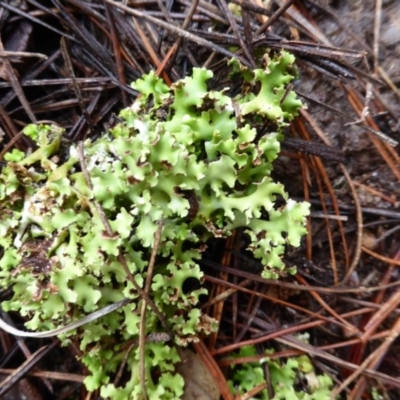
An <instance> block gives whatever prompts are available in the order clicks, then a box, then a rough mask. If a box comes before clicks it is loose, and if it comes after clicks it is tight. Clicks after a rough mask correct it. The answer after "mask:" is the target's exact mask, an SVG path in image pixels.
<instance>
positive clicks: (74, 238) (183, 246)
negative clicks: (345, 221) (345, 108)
mask: <svg viewBox="0 0 400 400" xmlns="http://www.w3.org/2000/svg"><path fill="white" fill-rule="evenodd" d="M293 61H294V59H293V57H292V56H291V55H289V54H287V53H284V52H282V54H280V55H277V56H275V57H274V58H273V59H272V60H267V65H266V67H265V68H264V69H257V70H255V71H250V70H248V69H246V68H244V67H243V66H240V65H239V64H238V63H236V62H232V66H233V70H234V74H235V75H236V76H238V75H239V76H241V77H242V79H243V82H244V84H243V92H241V93H239V94H238V95H236V96H235V97H234V98H231V97H230V96H228V94H226V93H227V92H228V90H227V89H226V90H222V91H213V90H210V89H209V88H208V85H207V81H208V80H209V79H210V78H211V77H212V72H211V71H208V70H206V69H194V70H193V75H192V76H190V77H187V78H185V79H183V80H180V81H179V82H177V83H175V84H173V85H172V87H171V88H168V87H167V86H166V85H165V84H164V83H163V82H162V81H161V80H160V79H159V78H158V77H157V76H156V75H155V74H154V72H151V73H150V74H148V75H145V76H143V77H142V79H139V80H138V81H137V82H136V83H134V84H133V87H134V88H136V89H137V90H138V91H139V92H140V93H141V96H139V97H138V98H137V100H136V101H135V102H134V104H133V105H132V106H131V107H130V108H127V109H125V110H123V111H122V112H121V114H120V116H121V118H122V119H123V121H122V122H121V123H119V124H118V125H117V126H115V127H114V128H113V129H112V130H111V131H110V132H109V133H107V134H105V135H104V136H103V137H101V138H100V139H98V140H95V141H91V140H86V141H85V142H84V143H83V153H84V159H85V164H86V168H87V171H88V175H89V179H90V183H89V184H88V182H87V179H86V178H85V176H84V173H83V172H82V165H81V162H80V160H79V152H78V148H77V147H76V145H74V144H72V145H69V144H66V143H64V141H63V139H62V133H63V131H62V130H61V129H60V128H58V127H55V126H47V125H39V126H33V125H30V126H28V127H27V128H26V129H25V133H26V134H27V135H28V136H30V137H31V138H33V139H34V140H35V141H36V143H37V144H38V149H37V150H36V151H34V152H33V153H32V154H30V155H27V156H26V157H21V155H20V153H18V152H14V153H10V155H8V156H7V157H8V158H6V159H7V160H8V164H7V166H6V167H4V168H3V169H2V171H1V174H0V246H2V247H3V248H4V253H3V255H2V258H1V260H0V279H1V281H0V284H1V286H2V287H12V288H13V293H14V294H13V297H12V298H11V299H10V300H9V301H5V302H3V303H2V306H3V308H4V309H5V310H6V311H10V310H12V311H18V312H20V314H21V315H23V316H26V317H28V319H29V321H28V322H27V323H26V326H27V327H28V328H29V329H32V330H44V329H51V328H54V327H58V326H62V325H65V324H66V323H68V322H70V321H71V320H75V319H79V318H81V317H82V316H83V315H86V314H87V313H90V312H92V311H95V310H98V309H100V308H102V307H104V306H107V305H109V304H111V303H114V302H117V301H119V300H122V299H123V298H129V299H132V302H131V303H130V304H127V305H125V306H124V307H122V308H121V309H120V310H118V311H116V312H113V313H112V314H110V315H107V316H105V317H103V318H101V319H100V320H98V321H93V322H91V323H89V324H88V325H85V326H84V327H83V328H82V329H79V330H77V331H75V332H70V333H69V334H67V335H63V336H62V337H61V339H62V341H63V343H68V337H69V336H71V335H73V336H74V338H75V339H77V340H79V341H80V344H81V350H82V352H83V353H84V357H83V359H82V361H83V363H84V364H85V365H86V366H87V367H88V369H89V370H90V372H91V376H89V377H87V378H86V379H85V384H86V386H87V388H88V389H89V390H91V391H92V390H95V389H98V388H101V394H102V396H104V397H110V398H113V399H119V398H121V399H128V398H131V399H136V398H139V396H140V391H141V386H140V385H139V374H138V365H139V350H138V347H137V346H136V347H134V348H133V349H132V350H131V351H130V353H129V355H128V359H127V363H126V365H127V368H128V370H129V371H130V373H131V377H130V379H128V380H127V381H126V382H124V383H123V384H122V386H120V387H118V388H116V387H115V386H114V385H113V384H112V383H111V382H112V377H113V376H114V374H115V373H116V371H117V369H118V367H119V365H120V363H121V362H122V360H123V359H124V357H125V355H126V354H125V351H126V346H127V344H126V343H129V342H132V341H134V340H137V338H138V335H139V320H140V318H139V316H140V309H141V301H142V300H141V298H140V296H139V294H138V293H137V291H136V290H135V288H134V286H133V285H132V283H131V282H129V280H128V279H127V276H126V273H125V271H124V269H123V267H122V265H121V263H120V256H121V255H122V257H123V258H124V259H125V260H126V263H127V266H128V268H129V270H130V272H131V274H132V275H133V277H134V279H135V281H136V283H137V285H139V286H140V287H141V288H142V287H143V285H144V281H145V278H146V274H147V267H148V262H149V259H150V255H151V251H152V248H153V245H154V237H155V233H156V231H157V229H158V226H159V223H160V221H161V220H162V221H163V228H162V233H161V241H160V246H159V248H158V254H157V262H156V265H155V271H154V276H153V279H152V285H151V293H150V296H151V298H152V299H153V301H154V303H155V305H156V306H157V308H158V309H159V310H160V311H161V313H162V314H164V315H165V317H166V320H167V321H168V323H169V324H170V328H171V330H172V331H173V332H174V334H175V343H176V344H181V345H184V344H187V343H188V342H190V341H193V340H197V336H198V334H199V333H201V332H205V333H208V332H210V330H212V329H215V326H216V325H215V323H213V322H210V321H209V320H208V319H207V318H206V317H205V316H204V315H202V314H201V312H200V311H199V309H197V308H196V304H197V303H198V301H199V296H200V295H201V294H205V293H206V291H205V289H202V288H200V289H196V290H192V291H189V292H187V291H186V290H184V288H183V285H184V283H185V281H186V280H187V279H188V278H195V279H197V280H199V281H201V279H202V276H203V273H202V271H201V270H200V267H199V265H198V263H197V261H198V260H199V259H200V258H201V253H202V251H203V250H204V248H205V246H204V245H205V243H206V241H207V240H209V239H210V238H213V237H227V236H229V235H230V234H231V233H232V231H233V230H234V229H236V228H244V229H245V230H246V231H247V233H248V235H249V238H250V242H251V243H250V246H249V249H250V250H252V251H253V252H254V255H255V256H256V257H258V258H259V259H260V260H261V261H262V263H263V264H264V265H265V269H264V271H263V276H264V277H266V278H278V277H279V276H280V275H283V274H285V273H287V272H293V271H292V270H285V265H284V263H283V261H282V256H283V253H284V250H285V246H286V245H288V244H290V245H294V246H297V245H299V243H300V239H301V237H302V235H304V233H305V216H306V215H307V214H308V210H309V206H308V204H306V203H297V202H295V201H293V200H291V199H289V198H288V195H287V193H286V192H285V190H284V188H283V186H282V185H281V184H280V183H278V182H274V181H273V180H272V178H271V171H272V168H273V165H272V162H273V161H274V159H276V157H277V156H278V153H279V150H280V144H279V141H280V139H281V129H282V127H283V126H285V125H287V124H288V122H289V121H290V120H292V119H293V118H294V116H296V115H297V112H298V109H299V108H300V107H301V103H300V101H299V100H298V99H297V98H296V95H295V94H294V93H293V92H289V93H286V89H285V85H287V83H288V82H289V81H290V80H291V79H292V78H293V76H291V75H290V73H289V72H288V71H289V67H291V65H292V63H293ZM283 98H284V101H282V99H283ZM235 105H236V106H235ZM238 111H239V113H238ZM266 121H269V123H268V127H269V129H268V131H267V132H263V131H262V129H261V128H262V126H264V125H265V122H266ZM66 154H67V155H66ZM277 196H280V197H281V198H282V199H283V200H284V201H285V202H286V203H285V204H283V205H281V206H280V207H279V208H278V207H276V205H275V201H276V197H277ZM96 203H98V204H99V205H100V207H101V209H102V210H103V211H104V214H105V216H106V218H107V220H108V221H109V224H110V226H111V229H112V231H113V234H112V235H109V234H107V233H106V232H105V228H104V224H103V221H102V218H101V215H100V214H99V208H98V207H96ZM158 331H162V328H161V326H160V323H159V320H158V318H157V316H156V315H155V314H154V313H152V312H151V311H150V310H149V311H148V312H147V318H146V327H145V333H146V335H149V334H152V333H154V332H158ZM178 359H179V357H178V355H177V352H176V349H175V347H174V346H173V345H172V344H168V345H167V344H165V343H147V344H146V387H147V391H148V393H149V397H150V398H151V399H159V398H163V399H164V398H165V399H169V398H179V397H180V395H181V392H182V388H183V381H182V379H180V378H179V376H177V375H176V374H175V373H174V367H173V366H174V364H175V363H176V362H177V361H178ZM155 367H157V368H158V369H157V373H158V375H159V377H158V384H157V385H156V384H155V383H154V380H153V376H152V371H153V370H154V368H155ZM129 396H130V397H129Z"/></svg>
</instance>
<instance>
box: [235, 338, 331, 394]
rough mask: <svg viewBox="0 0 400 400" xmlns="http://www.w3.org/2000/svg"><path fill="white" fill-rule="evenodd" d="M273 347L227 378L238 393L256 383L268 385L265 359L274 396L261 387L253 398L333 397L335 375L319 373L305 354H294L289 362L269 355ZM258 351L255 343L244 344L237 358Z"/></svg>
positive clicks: (251, 355) (253, 386) (248, 389)
mask: <svg viewBox="0 0 400 400" xmlns="http://www.w3.org/2000/svg"><path fill="white" fill-rule="evenodd" d="M273 353H274V351H273V350H269V351H267V352H266V357H265V358H264V359H263V360H261V361H260V363H256V362H250V363H245V364H242V365H240V366H232V368H233V369H234V372H233V376H232V379H231V380H230V381H229V382H228V383H229V386H230V388H231V389H232V392H233V393H234V394H235V395H236V396H238V397H239V396H240V395H243V394H245V393H247V392H249V391H251V390H254V388H256V387H257V386H260V385H262V384H265V385H266V379H265V374H264V367H263V366H262V364H264V363H266V364H267V366H266V368H268V372H269V385H270V387H271V389H272V391H273V397H271V396H270V395H269V394H268V391H267V389H264V390H262V391H261V392H259V393H258V394H257V396H256V397H253V399H260V400H261V399H262V400H331V399H332V397H331V394H332V386H333V381H332V379H331V378H330V377H329V376H328V375H326V374H321V375H317V374H316V372H315V370H314V367H313V365H312V362H311V360H310V358H309V357H308V356H306V355H302V356H299V357H291V358H289V359H288V360H287V361H286V362H285V361H281V360H271V359H269V358H268V355H270V354H273ZM255 356H257V351H256V349H255V347H254V346H245V347H242V348H241V349H240V352H239V353H238V354H236V355H234V356H233V357H234V358H245V357H255Z"/></svg>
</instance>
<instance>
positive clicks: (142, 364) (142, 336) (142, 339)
mask: <svg viewBox="0 0 400 400" xmlns="http://www.w3.org/2000/svg"><path fill="white" fill-rule="evenodd" d="M163 225H164V222H163V221H162V220H161V221H159V223H158V227H157V231H156V233H155V235H154V244H153V249H152V251H151V257H150V262H149V267H148V268H147V276H146V282H145V285H144V293H146V295H147V296H150V294H149V293H150V286H151V281H152V279H153V271H154V266H155V263H156V257H157V252H158V248H159V246H160V242H161V234H162V229H163ZM146 309H147V304H146V300H145V299H142V306H141V310H140V325H139V352H140V353H139V354H140V355H139V375H140V385H141V386H142V395H143V398H144V399H145V400H146V399H147V392H146V374H145V369H146Z"/></svg>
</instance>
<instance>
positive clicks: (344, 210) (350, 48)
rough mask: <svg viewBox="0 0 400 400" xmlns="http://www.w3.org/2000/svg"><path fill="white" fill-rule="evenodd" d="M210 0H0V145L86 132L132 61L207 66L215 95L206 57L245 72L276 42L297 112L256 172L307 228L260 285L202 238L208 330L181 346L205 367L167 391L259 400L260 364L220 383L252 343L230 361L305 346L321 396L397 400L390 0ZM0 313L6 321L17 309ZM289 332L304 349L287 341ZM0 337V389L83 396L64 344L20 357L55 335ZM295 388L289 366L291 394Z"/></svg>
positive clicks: (100, 125)
mask: <svg viewBox="0 0 400 400" xmlns="http://www.w3.org/2000/svg"><path fill="white" fill-rule="evenodd" d="M124 4H126V6H124ZM225 4H226V2H225V1H224V0H212V1H204V0H200V1H187V0H175V1H170V0H167V1H161V0H160V1H156V0H140V1H128V2H113V1H112V0H104V1H103V0H101V1H100V0H98V1H83V0H68V1H67V0H66V1H63V2H61V1H58V0H53V1H50V0H48V1H47V0H45V1H41V2H36V1H34V0H26V1H24V0H15V1H0V53H1V54H0V151H1V150H4V151H5V150H10V148H12V147H17V148H19V149H20V150H23V151H26V150H28V148H29V147H30V146H31V145H32V144H31V143H30V142H29V141H27V139H26V138H23V137H21V134H20V132H21V130H22V129H23V127H24V126H26V124H29V123H32V122H42V121H45V122H46V123H49V121H51V122H52V123H54V124H58V125H59V126H62V127H64V128H65V129H66V137H67V139H68V140H70V141H71V142H78V141H81V140H83V139H85V138H89V137H90V138H92V139H95V138H97V137H99V136H100V135H102V133H103V132H106V131H108V130H109V129H110V127H112V126H114V125H115V123H116V120H117V119H118V118H117V117H116V115H118V112H119V111H120V110H121V109H123V108H124V107H128V106H129V105H130V104H132V102H133V100H134V99H135V98H136V96H137V93H136V92H135V91H134V90H133V89H132V88H131V87H130V83H131V82H132V81H134V80H136V79H137V78H139V77H140V76H141V75H142V74H143V73H146V72H148V71H150V70H156V71H157V73H158V74H159V75H160V76H161V77H162V78H163V79H164V81H165V82H166V83H168V84H170V83H171V82H175V81H176V80H178V79H180V78H183V77H184V76H186V75H187V74H188V73H190V71H191V69H192V68H193V67H195V66H196V67H201V66H207V68H209V69H211V70H212V71H213V72H214V78H213V80H212V85H215V86H216V87H219V86H221V84H223V81H224V79H225V78H226V69H225V68H224V66H225V64H224V59H225V58H226V54H222V52H223V50H225V51H231V52H233V53H235V54H236V55H239V56H241V57H242V58H243V59H244V60H246V61H247V62H248V63H249V64H250V65H251V63H252V62H256V63H257V61H258V59H259V58H260V54H262V52H267V51H273V52H279V51H280V50H281V49H285V50H287V51H290V52H292V53H293V54H294V55H295V56H296V65H297V69H298V77H297V79H296V81H295V82H294V89H295V90H296V92H297V93H298V95H299V97H300V98H301V99H302V100H303V101H304V103H305V104H306V107H305V108H304V109H303V110H301V112H300V115H299V116H298V117H297V118H296V119H295V120H294V121H293V122H292V124H291V125H290V127H287V128H286V129H285V139H284V141H283V143H282V149H283V150H282V152H281V154H280V156H279V158H278V160H276V161H275V164H274V177H275V178H276V179H277V180H279V181H280V182H282V183H283V184H284V185H285V188H286V190H287V191H288V192H289V195H290V196H291V197H292V198H294V199H296V200H298V201H303V200H306V201H308V202H310V203H311V215H310V217H309V218H308V222H307V228H308V234H307V236H306V237H305V238H304V240H303V241H302V243H301V246H300V247H299V248H288V249H287V252H286V255H285V258H284V261H285V263H286V264H287V265H288V266H296V267H297V274H296V275H294V276H291V275H288V276H286V277H282V279H280V280H278V281H276V282H271V281H266V282H264V281H263V280H262V279H260V276H259V271H258V267H259V265H258V264H257V263H256V262H255V261H254V260H252V259H249V258H248V254H247V253H246V252H245V250H244V249H243V248H244V246H243V243H244V242H245V238H244V237H243V233H241V232H237V233H235V234H234V235H233V236H232V238H231V240H228V241H226V242H224V243H223V247H222V250H221V246H220V244H221V243H220V242H218V243H215V244H213V243H210V244H209V250H208V251H207V252H206V253H205V255H204V259H202V260H201V262H200V265H201V267H202V268H203V270H204V273H205V282H206V283H205V284H206V286H207V288H208V289H209V297H208V299H207V304H208V306H207V307H206V308H205V310H206V312H207V314H208V315H210V316H211V317H213V318H215V319H217V320H218V321H219V323H220V329H219V330H218V332H216V333H215V334H212V335H211V336H210V337H203V338H201V340H200V342H199V343H198V344H196V345H194V346H193V348H192V350H193V351H194V352H193V354H195V356H193V357H195V359H201V360H202V362H203V363H205V365H206V368H205V371H203V372H197V373H195V372H189V375H190V374H191V376H187V377H186V382H187V384H186V385H187V387H189V386H192V387H200V392H195V391H193V392H190V391H189V389H188V390H187V393H186V394H185V396H186V397H185V399H192V398H193V399H194V398H198V399H218V398H220V397H222V398H224V399H233V398H237V399H243V400H244V399H247V398H267V397H265V396H266V395H265V393H268V394H269V396H270V398H273V396H274V390H275V389H274V387H273V385H272V383H271V379H270V378H269V377H270V375H269V374H270V372H271V371H269V370H268V368H270V365H269V364H262V365H263V373H264V374H265V375H264V376H265V384H264V385H260V386H259V387H258V388H257V387H256V388H253V390H252V391H251V392H250V393H249V392H248V393H247V394H244V393H242V394H240V395H237V396H236V397H234V394H232V393H231V392H230V391H229V388H228V385H227V381H228V380H230V379H232V374H233V372H232V371H233V365H236V368H239V367H238V366H237V365H240V363H239V361H238V358H237V354H238V351H239V349H240V348H242V347H243V346H244V345H248V344H253V345H254V346H255V347H254V348H255V349H256V354H254V355H252V356H249V357H247V358H243V359H239V360H240V362H242V363H243V364H245V363H246V362H247V363H248V362H258V361H259V360H261V359H263V358H265V351H266V349H274V354H273V356H271V359H274V360H276V361H277V363H282V364H280V365H284V363H286V361H287V360H288V358H290V357H292V358H293V357H298V356H299V355H301V354H306V355H308V356H309V357H310V360H311V361H312V365H313V368H314V369H315V374H317V375H320V374H322V373H325V374H327V375H328V376H329V377H330V378H331V379H332V381H333V382H334V386H333V393H334V394H335V395H337V396H338V397H337V398H343V399H344V398H347V399H350V400H356V399H361V398H363V399H392V400H397V399H399V398H400V357H399V354H400V339H399V335H400V290H399V284H400V274H399V271H400V270H399V266H400V229H399V227H400V155H399V149H400V145H399V143H400V67H399V60H400V2H399V1H396V0H386V1H385V0H364V1H362V0H356V1H347V0H313V1H311V0H310V1H309V0H303V1H300V0H293V1H285V0H274V1H261V0H248V1H244V0H243V1H242V0H234V1H231V2H229V8H228V10H227V9H225V6H224V5H225ZM127 7H129V8H130V10H131V11H132V12H130V11H129V10H128V9H127ZM199 38H200V39H201V40H200V41H199ZM263 40H264V41H263ZM260 43H262V45H261V44H260ZM221 49H223V50H221ZM12 52H13V53H12ZM4 151H3V152H2V155H3V153H4ZM238 249H239V250H238ZM228 289H229V291H228ZM0 296H1V300H5V299H7V298H8V297H9V296H10V291H9V290H3V291H2V292H1V293H0ZM216 296H219V297H218V300H215V298H216ZM214 300H215V301H214ZM2 315H4V314H2ZM10 316H11V317H12V320H13V321H14V323H15V324H16V325H18V326H19V327H20V328H23V320H22V319H21V317H19V316H18V315H16V314H10ZM305 333H307V335H308V342H307V343H306V342H304V341H302V340H299V337H300V336H299V335H300V334H305ZM0 339H1V353H0V354H1V358H0V374H2V375H1V376H2V379H4V380H3V381H2V382H1V383H0V397H1V396H4V397H2V398H5V399H10V400H12V399H22V398H24V399H28V400H41V399H44V400H45V399H57V400H58V399H59V400H61V399H96V398H100V397H99V393H98V392H95V393H92V394H90V393H87V391H86V389H85V387H84V385H83V383H82V382H83V378H84V377H85V376H86V374H87V371H86V369H85V368H84V366H83V365H81V364H80V363H79V362H78V361H77V358H76V356H77V354H79V350H78V349H77V348H76V347H74V346H73V345H71V346H69V347H65V348H63V347H61V346H59V345H57V344H55V345H54V348H53V349H52V350H51V352H49V353H48V354H47V355H45V356H44V357H42V358H39V357H37V359H36V358H35V356H32V354H33V353H34V352H35V351H36V350H37V349H39V348H41V347H42V346H45V345H46V344H51V343H54V341H55V340H56V339H54V340H51V339H42V340H40V341H39V340H25V341H23V340H19V341H16V339H15V337H13V336H11V335H9V334H8V333H5V332H0ZM235 354H236V358H235ZM27 359H28V360H29V364H28V365H29V366H28V367H27V365H26V360H27ZM238 363H239V364H238ZM268 365H269V366H268ZM207 374H210V376H209V377H208V378H207V377H203V375H207ZM216 377H219V378H220V379H217V378H216ZM221 377H222V378H221ZM303 378H304V376H303ZM203 379H208V381H207V380H206V381H204V380H203ZM205 382H209V383H205ZM310 385H311V384H310V382H309V381H307V380H305V379H303V380H302V379H301V376H300V375H297V376H296V390H298V391H299V392H301V391H304V392H307V391H308V390H310ZM211 387H213V388H214V389H211ZM263 391H264V392H263ZM265 391H266V392H265ZM262 393H264V394H262ZM263 396H264V397H263ZM299 398H300V397H299ZM310 398H315V399H324V398H325V397H310Z"/></svg>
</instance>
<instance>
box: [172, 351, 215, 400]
mask: <svg viewBox="0 0 400 400" xmlns="http://www.w3.org/2000/svg"><path fill="white" fill-rule="evenodd" d="M181 358H182V361H181V362H180V363H179V364H178V365H177V366H176V371H177V372H178V373H179V374H181V375H182V377H183V379H184V380H185V392H184V394H183V397H182V400H218V399H219V398H220V392H219V390H218V387H217V386H216V384H215V382H214V379H213V377H212V376H211V374H210V373H209V372H208V370H207V368H206V367H205V366H204V364H203V362H202V361H201V360H200V358H199V357H198V356H197V354H196V353H194V352H193V351H191V350H189V349H185V350H183V351H182V352H181Z"/></svg>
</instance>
